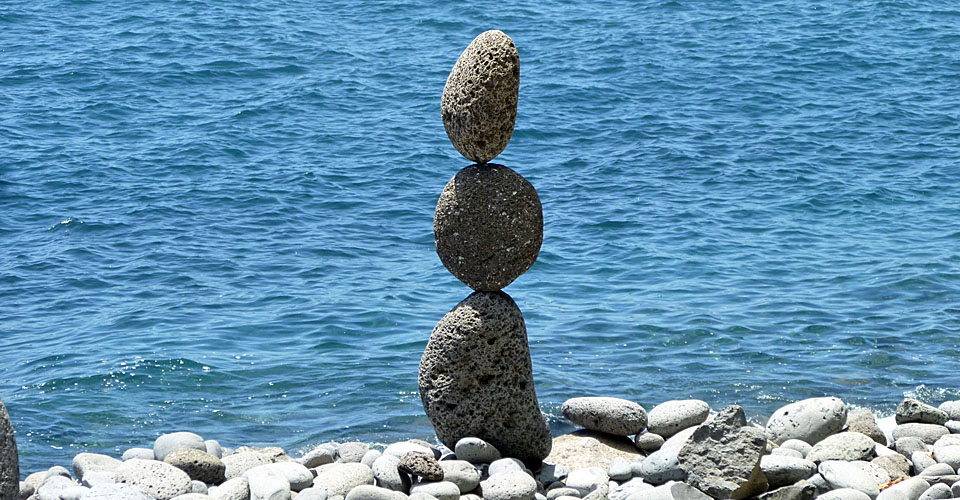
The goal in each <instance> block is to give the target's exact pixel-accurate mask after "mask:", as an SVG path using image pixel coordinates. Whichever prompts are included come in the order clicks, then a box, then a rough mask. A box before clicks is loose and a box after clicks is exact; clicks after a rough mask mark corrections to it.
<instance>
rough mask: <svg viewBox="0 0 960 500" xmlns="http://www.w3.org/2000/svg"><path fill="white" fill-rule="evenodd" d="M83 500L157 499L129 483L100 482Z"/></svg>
mask: <svg viewBox="0 0 960 500" xmlns="http://www.w3.org/2000/svg"><path fill="white" fill-rule="evenodd" d="M83 500H155V499H154V498H153V497H151V496H150V495H148V494H147V493H146V492H145V491H143V490H141V489H140V488H137V487H136V486H132V485H129V484H118V483H115V484H98V485H96V486H94V487H92V488H90V491H88V492H87V493H86V494H85V495H84V496H83Z"/></svg>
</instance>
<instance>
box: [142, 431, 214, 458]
mask: <svg viewBox="0 0 960 500" xmlns="http://www.w3.org/2000/svg"><path fill="white" fill-rule="evenodd" d="M180 448H193V449H195V450H200V451H203V452H205V451H207V445H206V444H205V443H204V442H203V438H202V437H200V436H198V435H197V434H194V433H192V432H171V433H169V434H162V435H161V436H160V437H158V438H157V439H156V441H154V442H153V454H154V457H155V458H156V459H157V460H161V461H162V460H163V459H164V458H167V455H168V454H169V453H170V452H172V451H173V450H178V449H180Z"/></svg>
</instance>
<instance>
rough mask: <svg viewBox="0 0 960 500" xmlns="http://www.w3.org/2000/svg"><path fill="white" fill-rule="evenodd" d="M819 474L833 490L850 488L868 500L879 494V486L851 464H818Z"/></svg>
mask: <svg viewBox="0 0 960 500" xmlns="http://www.w3.org/2000/svg"><path fill="white" fill-rule="evenodd" d="M819 472H820V475H821V476H823V478H824V479H825V480H826V481H827V483H828V484H829V485H830V486H831V487H832V488H833V489H840V488H851V489H854V490H857V491H862V492H863V493H866V494H867V496H869V497H870V498H876V497H877V495H879V494H880V489H879V488H878V486H879V484H878V483H877V482H876V481H875V480H874V479H873V478H872V477H871V476H870V475H869V474H867V473H866V472H864V471H863V470H861V469H860V468H859V467H857V466H856V464H854V463H852V462H844V461H840V460H829V461H826V462H823V463H822V464H820V467H819Z"/></svg>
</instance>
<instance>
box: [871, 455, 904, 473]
mask: <svg viewBox="0 0 960 500" xmlns="http://www.w3.org/2000/svg"><path fill="white" fill-rule="evenodd" d="M870 463H872V464H874V465H877V466H879V467H881V468H883V470H885V471H887V473H888V474H890V477H894V478H897V477H900V476H909V475H910V461H908V460H907V457H905V456H903V455H901V454H899V453H894V454H893V455H886V456H881V457H877V458H874V459H873V460H871V461H870Z"/></svg>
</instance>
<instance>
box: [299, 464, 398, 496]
mask: <svg viewBox="0 0 960 500" xmlns="http://www.w3.org/2000/svg"><path fill="white" fill-rule="evenodd" d="M381 458H382V457H381ZM361 484H374V477H373V471H372V470H370V467H367V466H366V465H363V464H358V463H344V464H336V465H333V466H331V467H330V468H329V469H327V470H325V471H323V472H321V473H319V474H317V477H316V478H314V480H313V486H314V487H315V488H320V489H322V490H325V491H326V492H327V495H328V496H335V495H338V496H343V497H345V496H346V495H347V493H350V490H351V489H353V488H354V487H356V486H360V485H361Z"/></svg>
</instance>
